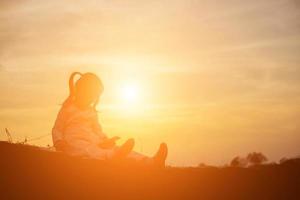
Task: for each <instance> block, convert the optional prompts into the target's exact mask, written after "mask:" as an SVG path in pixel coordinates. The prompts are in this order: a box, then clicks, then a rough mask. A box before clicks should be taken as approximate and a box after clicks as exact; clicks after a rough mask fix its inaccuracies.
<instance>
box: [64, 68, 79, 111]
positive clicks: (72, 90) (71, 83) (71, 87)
mask: <svg viewBox="0 0 300 200" xmlns="http://www.w3.org/2000/svg"><path fill="white" fill-rule="evenodd" d="M76 75H79V76H82V73H80V72H73V73H72V74H71V76H70V78H69V96H68V98H67V99H66V100H65V101H64V103H63V106H67V105H69V104H70V103H71V102H72V101H73V98H74V96H75V88H74V77H75V76H76Z"/></svg>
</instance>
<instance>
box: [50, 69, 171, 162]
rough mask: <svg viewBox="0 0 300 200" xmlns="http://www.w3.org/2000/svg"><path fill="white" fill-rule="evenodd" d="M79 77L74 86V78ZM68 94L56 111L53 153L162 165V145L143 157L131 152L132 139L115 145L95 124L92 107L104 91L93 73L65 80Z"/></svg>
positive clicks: (163, 151) (165, 151)
mask: <svg viewBox="0 0 300 200" xmlns="http://www.w3.org/2000/svg"><path fill="white" fill-rule="evenodd" d="M76 75H79V76H80V78H79V79H78V80H77V81H76V83H75V84H74V77H75V76H76ZM69 88H70V95H69V97H68V98H67V99H66V100H65V102H64V103H63V105H62V108H61V109H60V111H59V113H58V116H57V119H56V121H55V125H54V127H53V129H52V139H53V144H54V147H55V148H56V150H58V151H63V152H66V153H68V154H71V155H78V156H88V157H91V158H97V159H114V158H125V157H126V158H131V159H134V160H137V161H144V162H146V163H153V164H154V165H156V166H164V165H165V160H166V157H167V153H168V148H167V145H166V144H165V143H162V144H161V145H160V148H159V150H158V151H157V153H156V154H155V155H154V156H153V157H152V158H150V157H147V156H144V155H142V154H139V153H137V152H134V151H132V149H133V147H134V140H133V139H129V140H127V141H126V142H125V143H124V144H123V145H121V146H116V144H115V142H116V140H118V139H119V137H113V138H108V137H107V136H106V135H105V134H104V133H103V131H102V128H101V125H100V124H99V122H98V116H97V111H96V106H97V104H98V102H99V98H100V96H101V94H102V92H103V90H104V87H103V84H102V82H101V80H100V79H99V78H98V77H97V76H96V75H95V74H93V73H85V74H81V73H79V72H74V73H72V74H71V76H70V79H69Z"/></svg>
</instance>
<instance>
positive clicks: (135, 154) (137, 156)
mask: <svg viewBox="0 0 300 200" xmlns="http://www.w3.org/2000/svg"><path fill="white" fill-rule="evenodd" d="M127 158H131V159H134V160H136V161H143V160H148V159H149V157H148V156H146V155H143V154H141V153H138V152H136V151H131V152H130V153H129V154H128V155H127Z"/></svg>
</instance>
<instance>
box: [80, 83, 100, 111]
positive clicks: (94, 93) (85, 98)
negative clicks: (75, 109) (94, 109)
mask: <svg viewBox="0 0 300 200" xmlns="http://www.w3.org/2000/svg"><path fill="white" fill-rule="evenodd" d="M100 95H101V90H100V89H99V88H97V87H79V88H77V91H76V96H75V101H76V103H77V104H78V105H80V106H81V107H88V106H90V105H91V104H92V103H94V102H95V101H96V100H97V99H98V98H99V97H100Z"/></svg>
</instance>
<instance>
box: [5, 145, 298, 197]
mask: <svg viewBox="0 0 300 200" xmlns="http://www.w3.org/2000/svg"><path fill="white" fill-rule="evenodd" d="M0 158H1V159H0V192H1V194H0V195H1V196H0V199H113V200H116V199H143V200H146V199H151V200H154V199H172V200H173V199H174V200H175V199H185V200H189V199H230V200H234V199H285V200H286V199H300V159H286V160H284V161H283V162H281V163H280V164H269V165H257V166H252V167H248V168H241V167H223V168H218V167H201V168H200V167H199V168H176V167H167V168H165V169H157V168H151V167H149V166H142V165H138V164H137V163H132V162H128V161H122V162H121V161H120V162H118V163H117V162H104V161H100V160H93V159H84V158H77V157H71V156H68V155H65V154H62V153H58V152H51V151H47V150H42V149H41V148H39V147H34V146H29V145H22V144H12V143H9V142H0Z"/></svg>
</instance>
